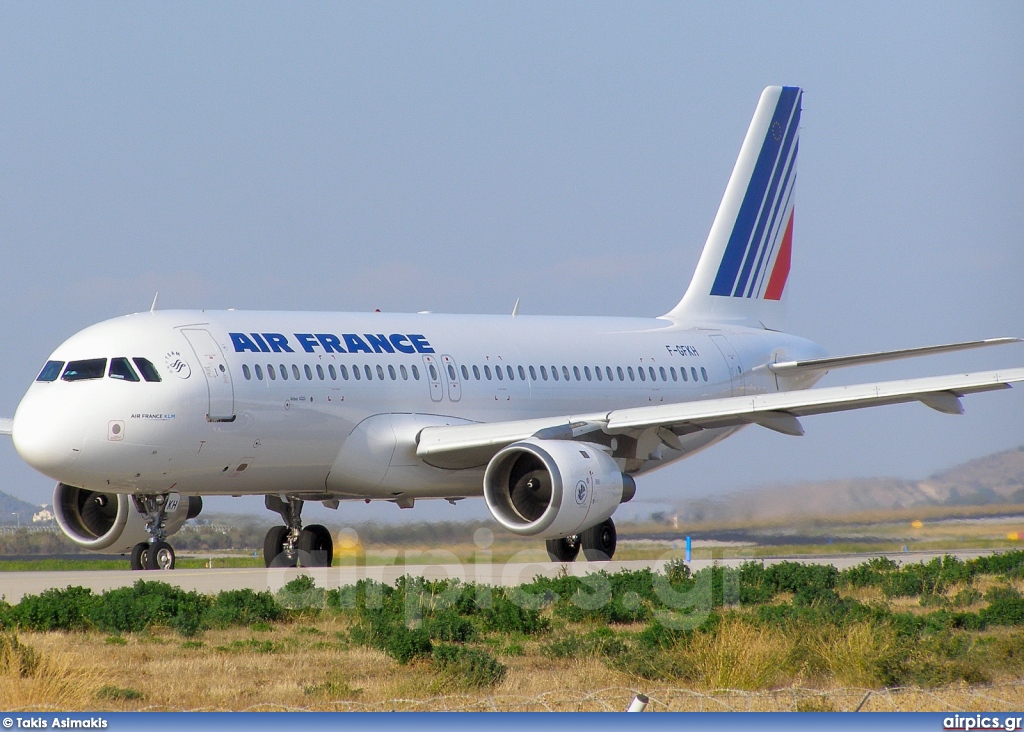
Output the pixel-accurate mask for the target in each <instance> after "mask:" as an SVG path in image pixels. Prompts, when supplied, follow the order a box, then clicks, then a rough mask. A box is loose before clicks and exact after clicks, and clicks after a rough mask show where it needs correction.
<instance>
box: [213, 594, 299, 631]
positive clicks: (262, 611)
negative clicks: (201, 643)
mask: <svg viewBox="0 0 1024 732" xmlns="http://www.w3.org/2000/svg"><path fill="white" fill-rule="evenodd" d="M281 614H282V608H281V606H280V605H278V604H277V602H276V601H275V600H274V596H273V595H271V594H270V593H269V592H253V591H252V590H250V589H248V588H246V589H243V590H223V591H221V592H218V593H217V596H216V597H215V598H214V599H213V602H212V603H211V604H210V607H209V609H208V610H207V611H206V618H205V620H206V624H208V625H210V626H212V627H218V628H223V627H227V626H229V625H249V626H255V625H256V624H257V623H266V622H269V621H274V620H278V619H280V617H281Z"/></svg>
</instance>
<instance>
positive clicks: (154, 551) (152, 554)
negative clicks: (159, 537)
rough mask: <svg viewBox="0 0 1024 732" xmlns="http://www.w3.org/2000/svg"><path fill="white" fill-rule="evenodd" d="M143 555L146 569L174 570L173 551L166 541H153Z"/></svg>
mask: <svg viewBox="0 0 1024 732" xmlns="http://www.w3.org/2000/svg"><path fill="white" fill-rule="evenodd" d="M133 551H134V550H133ZM145 555H146V569H174V549H173V548H171V545H170V544H168V543H167V542H166V541H154V542H153V543H152V544H150V545H149V549H147V550H146V552H145Z"/></svg>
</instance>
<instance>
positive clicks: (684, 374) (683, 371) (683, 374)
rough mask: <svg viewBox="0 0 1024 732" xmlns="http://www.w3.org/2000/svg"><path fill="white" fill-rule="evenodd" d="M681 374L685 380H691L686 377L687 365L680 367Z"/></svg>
mask: <svg viewBox="0 0 1024 732" xmlns="http://www.w3.org/2000/svg"><path fill="white" fill-rule="evenodd" d="M679 375H680V376H682V377H683V381H689V379H687V378H686V367H685V366H683V367H682V368H680V369H679Z"/></svg>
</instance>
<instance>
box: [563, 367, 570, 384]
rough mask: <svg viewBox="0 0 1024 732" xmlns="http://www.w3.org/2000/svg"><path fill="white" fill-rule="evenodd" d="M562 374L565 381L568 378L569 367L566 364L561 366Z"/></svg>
mask: <svg viewBox="0 0 1024 732" xmlns="http://www.w3.org/2000/svg"><path fill="white" fill-rule="evenodd" d="M562 376H564V377H565V380H566V381H568V380H569V367H568V366H563V367H562Z"/></svg>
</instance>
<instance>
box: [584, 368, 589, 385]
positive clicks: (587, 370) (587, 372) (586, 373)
mask: <svg viewBox="0 0 1024 732" xmlns="http://www.w3.org/2000/svg"><path fill="white" fill-rule="evenodd" d="M583 375H584V376H586V377H587V381H590V367H589V366H584V367H583Z"/></svg>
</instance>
